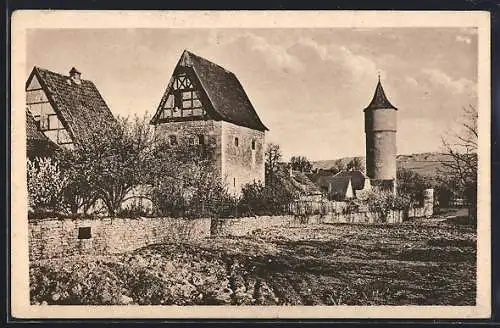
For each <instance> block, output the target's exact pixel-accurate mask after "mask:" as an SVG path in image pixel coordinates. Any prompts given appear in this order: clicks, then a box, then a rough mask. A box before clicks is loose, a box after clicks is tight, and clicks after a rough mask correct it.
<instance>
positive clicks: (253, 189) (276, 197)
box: [238, 182, 293, 215]
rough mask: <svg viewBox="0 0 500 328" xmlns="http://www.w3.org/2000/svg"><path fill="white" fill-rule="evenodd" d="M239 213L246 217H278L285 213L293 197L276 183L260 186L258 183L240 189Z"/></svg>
mask: <svg viewBox="0 0 500 328" xmlns="http://www.w3.org/2000/svg"><path fill="white" fill-rule="evenodd" d="M241 193H242V196H241V199H240V202H239V205H238V207H239V209H240V213H242V214H246V215H279V214H284V213H287V206H288V205H289V204H290V203H291V202H292V200H293V195H292V194H290V193H289V192H288V191H287V190H286V189H285V188H283V186H281V185H280V184H278V183H273V184H271V185H269V184H268V185H265V186H264V185H262V184H261V183H260V182H256V183H251V184H247V185H245V186H244V187H243V188H242V191H241Z"/></svg>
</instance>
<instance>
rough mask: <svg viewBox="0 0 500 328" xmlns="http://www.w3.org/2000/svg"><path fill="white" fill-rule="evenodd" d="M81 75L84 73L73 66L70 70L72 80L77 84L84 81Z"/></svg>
mask: <svg viewBox="0 0 500 328" xmlns="http://www.w3.org/2000/svg"><path fill="white" fill-rule="evenodd" d="M81 75H82V73H80V72H79V71H78V70H77V69H76V68H74V67H73V68H71V70H70V71H69V78H70V79H71V81H73V82H74V83H75V84H80V83H82V79H81Z"/></svg>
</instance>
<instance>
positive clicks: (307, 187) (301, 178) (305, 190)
mask: <svg viewBox="0 0 500 328" xmlns="http://www.w3.org/2000/svg"><path fill="white" fill-rule="evenodd" d="M290 178H291V179H290V181H291V182H292V184H293V185H294V186H295V187H296V188H297V189H298V190H300V192H301V193H302V194H304V195H321V194H322V193H321V190H320V189H319V188H318V186H317V185H316V184H314V183H313V182H312V181H311V179H309V177H308V176H307V175H306V174H305V173H303V172H299V171H293V170H292V171H291V174H290Z"/></svg>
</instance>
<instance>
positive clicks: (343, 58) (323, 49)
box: [297, 38, 382, 80]
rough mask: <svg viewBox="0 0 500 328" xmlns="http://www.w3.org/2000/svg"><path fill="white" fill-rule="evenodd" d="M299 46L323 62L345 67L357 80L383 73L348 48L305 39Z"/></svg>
mask: <svg viewBox="0 0 500 328" xmlns="http://www.w3.org/2000/svg"><path fill="white" fill-rule="evenodd" d="M297 44H298V45H300V46H303V47H306V48H310V49H311V50H313V51H314V52H315V53H316V54H317V56H318V57H319V58H320V59H321V60H322V61H329V62H333V63H335V64H336V65H337V67H338V66H341V67H343V68H344V69H346V70H347V71H349V72H350V74H352V75H353V77H354V78H355V80H359V79H360V78H362V77H365V76H370V77H375V76H376V74H377V73H382V72H381V71H380V70H377V64H376V63H375V62H374V61H373V60H371V59H370V58H368V57H365V56H362V55H359V54H356V53H354V52H353V51H352V50H351V49H350V48H348V47H347V46H344V45H342V46H338V45H333V44H330V45H322V44H319V43H317V42H315V41H314V40H311V39H305V38H302V39H299V41H298V42H297Z"/></svg>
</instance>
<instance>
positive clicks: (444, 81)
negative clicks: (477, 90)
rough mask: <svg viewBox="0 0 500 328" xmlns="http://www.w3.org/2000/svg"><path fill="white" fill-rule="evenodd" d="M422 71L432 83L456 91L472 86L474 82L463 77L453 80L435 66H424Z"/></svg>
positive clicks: (462, 90) (459, 91) (460, 91)
mask: <svg viewBox="0 0 500 328" xmlns="http://www.w3.org/2000/svg"><path fill="white" fill-rule="evenodd" d="M422 72H423V73H424V74H425V75H427V77H428V78H429V80H430V81H431V82H432V83H434V84H439V85H442V86H444V87H445V88H447V89H450V90H451V91H454V92H457V93H462V92H464V91H466V90H467V89H469V88H472V87H474V82H472V81H470V80H468V79H466V78H463V77H461V78H460V79H458V80H454V79H452V78H451V77H450V76H449V75H447V74H446V73H445V72H443V71H441V70H439V69H437V68H432V69H430V68H424V69H423V70H422Z"/></svg>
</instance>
